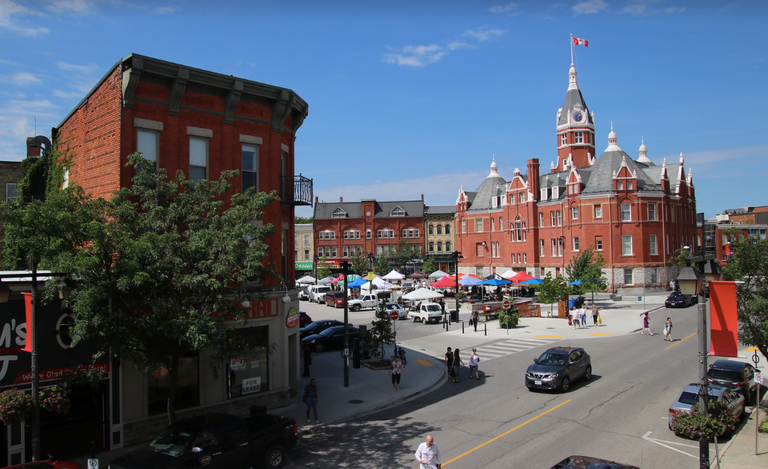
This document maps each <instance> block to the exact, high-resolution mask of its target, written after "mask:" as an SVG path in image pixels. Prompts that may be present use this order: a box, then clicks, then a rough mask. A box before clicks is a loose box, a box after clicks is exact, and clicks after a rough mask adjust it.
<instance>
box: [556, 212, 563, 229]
mask: <svg viewBox="0 0 768 469" xmlns="http://www.w3.org/2000/svg"><path fill="white" fill-rule="evenodd" d="M557 226H563V212H561V211H560V210H558V211H557Z"/></svg>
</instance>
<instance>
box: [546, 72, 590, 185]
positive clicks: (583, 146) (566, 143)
mask: <svg viewBox="0 0 768 469" xmlns="http://www.w3.org/2000/svg"><path fill="white" fill-rule="evenodd" d="M594 163H595V116H594V114H592V113H591V112H590V111H589V108H588V107H587V103H586V102H584V97H583V96H582V95H581V90H579V85H578V83H577V82H576V68H575V67H574V66H573V62H571V69H570V71H569V72H568V91H567V92H566V94H565V103H564V104H563V107H562V108H561V109H558V111H557V162H556V163H554V162H553V164H552V172H559V171H567V170H569V169H571V166H574V167H576V168H583V167H585V166H591V165H593V164H594Z"/></svg>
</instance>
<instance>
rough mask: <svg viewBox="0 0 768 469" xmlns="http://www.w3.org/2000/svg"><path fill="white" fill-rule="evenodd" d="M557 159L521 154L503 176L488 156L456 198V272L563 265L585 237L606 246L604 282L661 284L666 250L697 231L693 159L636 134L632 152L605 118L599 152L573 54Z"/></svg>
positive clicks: (636, 287) (632, 287) (621, 287)
mask: <svg viewBox="0 0 768 469" xmlns="http://www.w3.org/2000/svg"><path fill="white" fill-rule="evenodd" d="M556 122H557V124H556V149H557V154H556V160H555V161H553V162H552V163H551V164H550V171H549V172H548V173H544V172H542V171H541V168H540V164H539V159H537V158H530V159H528V160H527V165H526V169H527V174H524V173H522V172H521V171H520V170H519V169H515V171H514V174H513V175H512V178H511V180H509V181H507V180H506V179H504V178H503V177H502V176H501V175H500V174H499V173H498V171H497V165H496V162H495V161H494V162H493V163H492V164H491V171H490V173H489V175H488V177H487V178H486V179H485V181H483V183H482V184H480V186H479V187H478V188H477V190H475V191H474V192H470V191H466V190H464V188H463V187H462V188H461V189H460V190H459V194H458V197H457V200H456V250H457V251H460V252H461V253H462V256H463V259H462V260H461V262H460V264H459V270H460V272H464V273H474V274H478V275H480V276H488V275H490V274H491V273H494V272H504V271H506V270H507V269H514V270H525V271H527V272H528V273H529V274H531V275H533V276H534V277H543V276H546V275H547V274H548V273H551V274H552V275H553V276H557V275H563V276H564V275H565V268H566V267H567V266H568V265H569V263H570V262H571V260H573V259H574V258H575V257H576V256H578V255H579V254H580V253H581V252H582V251H583V250H584V249H587V248H589V247H590V246H591V247H592V248H593V249H594V251H595V252H596V253H600V254H602V256H603V257H604V259H605V261H606V262H607V264H606V265H605V266H604V267H603V271H604V274H605V278H607V280H608V283H609V289H610V290H611V291H613V292H617V291H618V292H621V291H623V292H638V291H643V290H646V289H665V288H666V286H667V284H668V283H669V281H670V280H671V279H673V278H674V276H675V275H676V273H675V272H672V271H671V270H670V269H671V267H669V266H668V260H669V258H670V257H671V256H673V255H674V252H675V250H676V249H678V248H680V247H682V246H686V245H688V246H690V245H693V243H694V242H695V241H696V236H697V231H696V196H695V191H694V185H693V177H692V175H691V171H690V169H688V172H687V174H686V170H685V167H684V163H685V162H684V159H683V155H682V154H681V155H680V158H679V161H677V162H671V163H668V162H667V161H666V159H665V160H664V161H663V163H662V165H660V166H659V165H656V164H654V163H653V162H652V161H651V160H650V159H649V158H648V154H647V148H646V146H645V144H641V146H640V149H639V152H638V157H637V158H636V159H635V158H632V157H631V156H630V155H629V154H627V153H626V152H625V151H624V150H622V149H621V148H620V147H619V145H618V138H617V135H616V133H615V132H614V130H613V125H611V132H610V134H609V135H608V147H607V148H606V149H605V150H604V151H603V152H602V154H601V155H599V156H598V155H597V154H596V152H595V145H596V142H595V118H594V113H592V112H591V111H590V110H589V108H588V107H587V104H586V101H585V100H584V97H583V96H582V94H581V90H580V89H579V87H578V83H577V80H576V70H575V68H574V67H573V64H571V68H570V71H569V84H568V90H567V92H566V97H565V102H564V105H563V107H562V108H561V109H559V110H558V111H557V121H556Z"/></svg>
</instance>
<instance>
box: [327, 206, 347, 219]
mask: <svg viewBox="0 0 768 469" xmlns="http://www.w3.org/2000/svg"><path fill="white" fill-rule="evenodd" d="M331 218H347V212H345V211H344V209H343V208H341V207H336V210H334V211H333V213H332V214H331Z"/></svg>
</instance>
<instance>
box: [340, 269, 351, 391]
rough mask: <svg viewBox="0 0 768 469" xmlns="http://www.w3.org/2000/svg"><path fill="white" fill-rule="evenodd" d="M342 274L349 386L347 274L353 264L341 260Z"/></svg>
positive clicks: (345, 361)
mask: <svg viewBox="0 0 768 469" xmlns="http://www.w3.org/2000/svg"><path fill="white" fill-rule="evenodd" d="M339 267H341V274H342V275H343V276H344V387H345V388H348V387H349V304H348V303H347V275H349V268H350V267H351V264H350V263H349V262H347V261H341V263H340V264H339Z"/></svg>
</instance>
